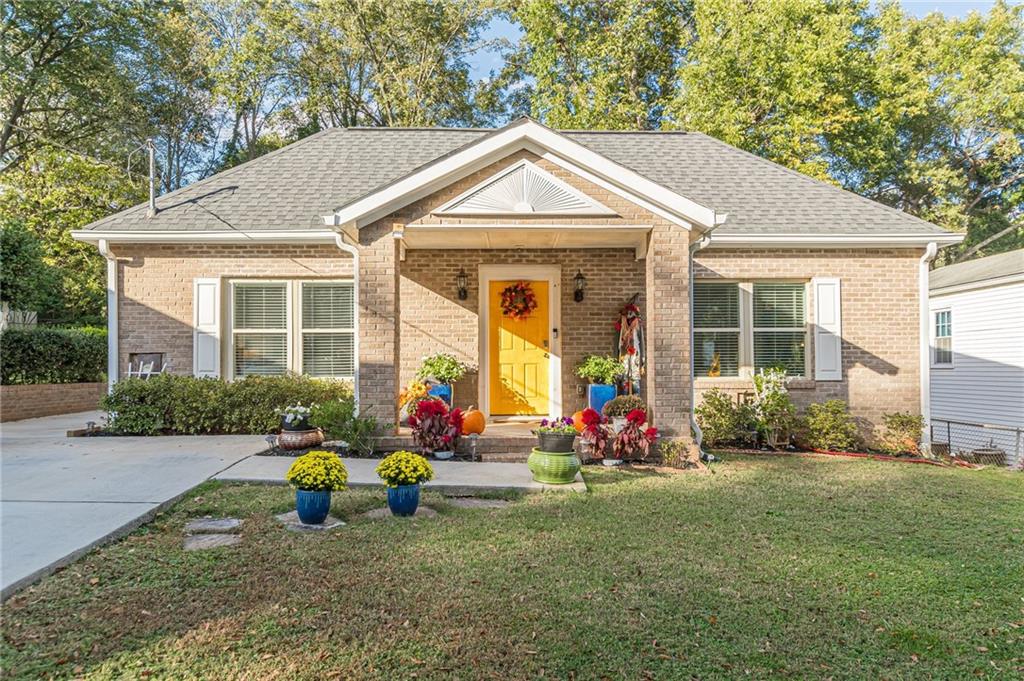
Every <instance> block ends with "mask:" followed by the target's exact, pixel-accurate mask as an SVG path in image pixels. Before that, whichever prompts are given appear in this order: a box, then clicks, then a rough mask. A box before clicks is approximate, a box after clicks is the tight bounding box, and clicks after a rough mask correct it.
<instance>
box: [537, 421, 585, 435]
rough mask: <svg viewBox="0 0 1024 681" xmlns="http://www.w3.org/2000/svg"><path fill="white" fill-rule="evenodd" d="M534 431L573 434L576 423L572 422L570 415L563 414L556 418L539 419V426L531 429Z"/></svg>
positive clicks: (538, 432)
mask: <svg viewBox="0 0 1024 681" xmlns="http://www.w3.org/2000/svg"><path fill="white" fill-rule="evenodd" d="M533 432H534V433H537V434H540V433H552V434H554V435H575V434H576V424H574V423H573V421H572V417H571V416H563V417H562V418H558V419H551V420H550V421H549V420H547V419H541V421H540V427H538V428H537V430H535V431H533Z"/></svg>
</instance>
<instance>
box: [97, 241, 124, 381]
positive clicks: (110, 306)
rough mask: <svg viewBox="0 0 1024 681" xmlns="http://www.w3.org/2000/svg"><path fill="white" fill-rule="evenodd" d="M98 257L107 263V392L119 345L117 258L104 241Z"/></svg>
mask: <svg viewBox="0 0 1024 681" xmlns="http://www.w3.org/2000/svg"><path fill="white" fill-rule="evenodd" d="M98 246H99V251H100V255H102V256H103V257H104V258H105V259H106V261H107V392H108V393H109V392H111V391H112V390H113V389H114V384H115V383H117V379H118V373H119V366H118V360H119V358H118V352H119V343H118V337H117V330H118V323H117V307H118V304H117V256H115V255H114V254H113V252H111V250H110V244H109V243H108V242H107V240H106V239H100V240H99V243H98Z"/></svg>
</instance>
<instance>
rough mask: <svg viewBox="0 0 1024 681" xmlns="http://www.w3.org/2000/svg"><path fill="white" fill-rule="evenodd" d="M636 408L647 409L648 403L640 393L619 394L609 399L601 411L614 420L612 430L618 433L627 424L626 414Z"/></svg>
mask: <svg viewBox="0 0 1024 681" xmlns="http://www.w3.org/2000/svg"><path fill="white" fill-rule="evenodd" d="M636 409H640V410H641V411H644V412H646V411H647V405H646V404H645V403H644V401H643V400H642V399H640V396H639V395H619V396H618V397H616V398H615V399H612V400H609V401H608V402H607V403H606V404H605V405H604V409H602V410H601V412H602V413H603V414H604V415H605V416H606V417H607V418H608V419H609V420H610V421H611V422H612V430H614V431H615V432H616V433H618V432H619V431H621V430H622V428H623V426H625V425H626V416H627V415H628V414H629V413H630V412H631V411H634V410H636Z"/></svg>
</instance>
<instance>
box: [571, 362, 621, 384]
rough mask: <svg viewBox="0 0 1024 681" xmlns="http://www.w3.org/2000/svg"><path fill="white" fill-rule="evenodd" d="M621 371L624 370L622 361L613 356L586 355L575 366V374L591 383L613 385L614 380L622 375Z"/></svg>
mask: <svg viewBox="0 0 1024 681" xmlns="http://www.w3.org/2000/svg"><path fill="white" fill-rule="evenodd" d="M623 371H625V368H624V367H623V365H622V362H620V361H619V360H617V359H616V358H614V357H599V356H598V355H587V357H586V358H584V360H583V362H582V363H581V364H580V365H579V366H578V367H577V368H576V375H577V376H579V377H580V378H584V379H586V380H588V381H590V382H591V383H597V384H601V385H614V384H615V381H617V380H618V379H619V377H620V376H622V373H623Z"/></svg>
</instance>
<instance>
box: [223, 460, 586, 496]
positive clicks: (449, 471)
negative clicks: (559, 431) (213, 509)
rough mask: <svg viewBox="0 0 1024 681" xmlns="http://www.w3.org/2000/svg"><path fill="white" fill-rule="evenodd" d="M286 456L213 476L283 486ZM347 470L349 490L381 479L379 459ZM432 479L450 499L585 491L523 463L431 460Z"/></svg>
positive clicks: (347, 464) (583, 486)
mask: <svg viewBox="0 0 1024 681" xmlns="http://www.w3.org/2000/svg"><path fill="white" fill-rule="evenodd" d="M292 461H294V459H292V458H291V457H287V456H250V457H249V458H247V459H243V460H241V461H239V462H238V463H236V464H235V465H233V466H231V467H230V468H228V469H226V470H224V471H222V472H221V473H218V474H217V475H215V476H214V479H216V480H223V481H225V482H259V483H270V484H281V485H283V484H284V482H285V481H284V475H285V473H286V472H287V471H288V467H289V466H291V465H292ZM342 461H343V462H344V463H345V467H346V468H347V469H348V484H349V485H350V486H352V487H370V486H373V487H378V486H380V484H381V482H380V478H378V477H377V474H376V473H375V472H374V469H375V468H377V464H378V463H380V460H379V459H342ZM430 463H431V465H433V467H434V479H433V480H431V481H430V482H428V483H426V485H425V487H427V488H430V489H433V490H436V491H438V492H441V493H443V494H451V495H453V496H470V495H473V494H479V493H480V492H494V491H505V490H516V491H519V492H524V493H532V492H548V491H558V492H586V491H587V486H586V484H585V483H584V482H583V476H581V475H580V474H579V473H577V474H576V482H574V483H572V484H571V485H545V484H543V483H539V482H535V481H534V479H533V476H532V475H531V474H530V470H529V469H528V468H527V467H526V464H525V463H491V462H483V463H479V462H471V461H431V462H430Z"/></svg>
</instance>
